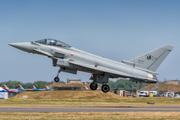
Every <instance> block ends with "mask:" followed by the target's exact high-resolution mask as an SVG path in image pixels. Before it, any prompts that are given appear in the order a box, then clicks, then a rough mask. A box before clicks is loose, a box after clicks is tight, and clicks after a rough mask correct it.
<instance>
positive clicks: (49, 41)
mask: <svg viewBox="0 0 180 120" xmlns="http://www.w3.org/2000/svg"><path fill="white" fill-rule="evenodd" d="M35 42H37V43H41V44H45V45H52V46H59V47H65V48H70V47H71V46H70V45H68V44H66V43H63V42H61V41H59V40H55V39H43V40H37V41H35Z"/></svg>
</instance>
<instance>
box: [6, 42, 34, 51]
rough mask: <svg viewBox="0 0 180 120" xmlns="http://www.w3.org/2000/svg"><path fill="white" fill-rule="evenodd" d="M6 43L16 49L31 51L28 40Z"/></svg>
mask: <svg viewBox="0 0 180 120" xmlns="http://www.w3.org/2000/svg"><path fill="white" fill-rule="evenodd" d="M8 45H10V46H12V47H15V48H17V49H20V50H23V51H26V52H30V51H31V49H30V48H31V44H30V42H20V43H9V44H8Z"/></svg>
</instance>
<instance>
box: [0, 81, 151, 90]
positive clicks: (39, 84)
mask: <svg viewBox="0 0 180 120" xmlns="http://www.w3.org/2000/svg"><path fill="white" fill-rule="evenodd" d="M52 83H53V81H52V82H47V81H35V82H33V83H30V82H28V83H22V82H20V81H11V80H9V81H7V82H1V83H0V86H3V85H4V84H5V85H7V87H9V88H10V89H15V88H18V85H22V86H23V87H24V88H25V89H30V88H32V85H34V86H36V88H38V89H43V88H44V86H45V85H50V84H52ZM59 83H64V82H63V81H60V82H59ZM108 85H109V86H110V88H111V89H123V90H139V89H141V88H143V87H145V86H147V85H149V84H148V83H139V82H138V83H135V82H132V81H126V80H117V81H115V82H114V81H112V80H109V83H108Z"/></svg>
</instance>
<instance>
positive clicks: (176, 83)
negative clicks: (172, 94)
mask: <svg viewBox="0 0 180 120" xmlns="http://www.w3.org/2000/svg"><path fill="white" fill-rule="evenodd" d="M165 84H173V85H179V80H168V81H166V82H165Z"/></svg>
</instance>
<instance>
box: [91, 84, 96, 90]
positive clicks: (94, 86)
mask: <svg viewBox="0 0 180 120" xmlns="http://www.w3.org/2000/svg"><path fill="white" fill-rule="evenodd" d="M97 87H98V85H97V84H95V85H94V83H91V84H90V88H91V90H96V89H97Z"/></svg>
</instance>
